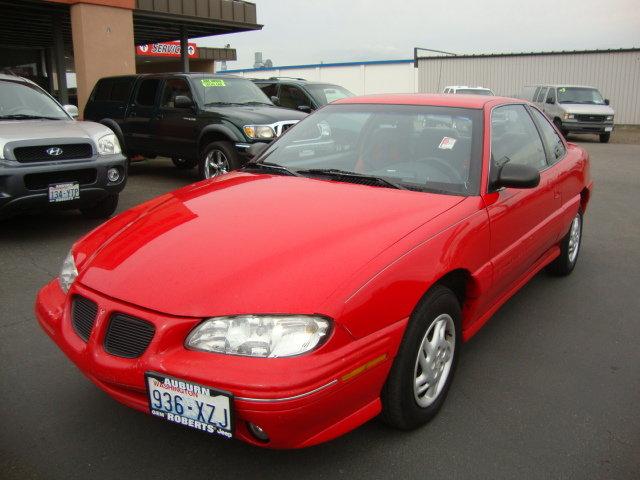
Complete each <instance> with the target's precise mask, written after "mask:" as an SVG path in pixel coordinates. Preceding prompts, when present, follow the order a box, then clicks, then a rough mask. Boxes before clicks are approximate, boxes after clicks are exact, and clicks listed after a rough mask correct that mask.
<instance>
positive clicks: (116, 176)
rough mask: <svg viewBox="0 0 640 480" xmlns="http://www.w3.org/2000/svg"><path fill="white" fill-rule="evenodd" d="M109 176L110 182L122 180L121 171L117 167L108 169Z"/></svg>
mask: <svg viewBox="0 0 640 480" xmlns="http://www.w3.org/2000/svg"><path fill="white" fill-rule="evenodd" d="M107 178H108V179H109V181H110V182H112V183H115V182H117V181H118V180H120V171H119V170H118V169H117V168H115V167H114V168H110V169H109V170H107Z"/></svg>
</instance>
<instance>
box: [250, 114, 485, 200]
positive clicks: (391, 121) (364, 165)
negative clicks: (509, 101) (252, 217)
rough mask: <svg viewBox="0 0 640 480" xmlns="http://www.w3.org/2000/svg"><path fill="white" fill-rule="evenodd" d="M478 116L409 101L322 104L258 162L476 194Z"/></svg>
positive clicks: (479, 128) (415, 188)
mask: <svg viewBox="0 0 640 480" xmlns="http://www.w3.org/2000/svg"><path fill="white" fill-rule="evenodd" d="M481 113H482V112H481V110H471V109H464V108H449V107H431V106H413V105H366V104H345V105H329V106H327V107H325V108H323V109H322V110H318V111H317V112H316V113H314V114H313V115H310V116H309V117H307V118H306V119H304V120H303V121H301V122H300V123H298V124H297V125H296V126H295V127H293V128H292V129H291V130H289V131H288V132H287V133H286V135H283V136H282V137H281V138H280V139H279V140H278V141H277V142H275V143H274V144H272V145H271V146H270V147H269V148H268V149H267V150H266V151H265V153H264V155H262V157H261V161H262V160H264V161H265V162H266V163H269V164H277V165H281V166H284V167H286V168H287V169H289V170H291V171H295V172H297V173H300V174H302V175H305V174H308V173H317V172H306V171H308V170H316V171H317V169H322V170H327V169H331V170H340V171H342V172H353V173H355V174H360V175H368V176H375V177H379V178H381V179H384V180H386V181H389V182H393V183H394V184H398V185H401V186H402V187H404V188H408V189H412V190H420V191H435V192H438V193H450V194H459V195H475V194H477V192H478V184H479V178H480V166H481V144H482V115H481Z"/></svg>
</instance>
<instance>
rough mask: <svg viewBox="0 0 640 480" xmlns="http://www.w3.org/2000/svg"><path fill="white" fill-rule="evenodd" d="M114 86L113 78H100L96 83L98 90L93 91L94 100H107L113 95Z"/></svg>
mask: <svg viewBox="0 0 640 480" xmlns="http://www.w3.org/2000/svg"><path fill="white" fill-rule="evenodd" d="M112 88H113V82H112V81H111V80H106V79H105V80H100V81H99V82H98V84H97V85H96V90H95V92H94V93H93V101H94V102H107V101H109V97H110V96H111V89H112Z"/></svg>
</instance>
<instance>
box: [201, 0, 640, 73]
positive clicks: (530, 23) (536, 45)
mask: <svg viewBox="0 0 640 480" xmlns="http://www.w3.org/2000/svg"><path fill="white" fill-rule="evenodd" d="M254 1H255V3H256V6H257V11H258V23H261V24H263V25H264V28H263V29H262V30H261V31H257V32H243V33H236V34H233V35H222V36H217V37H209V38H206V39H198V40H196V42H197V43H198V44H199V45H202V46H216V47H221V46H224V45H225V44H226V43H230V44H231V46H232V47H233V48H236V49H237V51H238V61H237V62H229V63H228V68H229V69H232V68H248V67H252V66H253V58H254V56H253V55H254V52H256V51H262V52H263V56H264V58H265V59H267V58H270V59H271V60H272V61H273V63H274V65H292V64H295V65H297V64H306V63H320V62H324V63H330V62H347V61H358V60H386V59H398V58H411V57H412V56H413V47H416V46H419V47H426V48H432V49H436V50H445V51H449V52H454V53H492V52H522V51H540V50H545V51H548V50H584V49H599V48H620V47H633V46H636V47H640V0H606V1H603V0H450V1H442V0H384V1H382V0H254Z"/></svg>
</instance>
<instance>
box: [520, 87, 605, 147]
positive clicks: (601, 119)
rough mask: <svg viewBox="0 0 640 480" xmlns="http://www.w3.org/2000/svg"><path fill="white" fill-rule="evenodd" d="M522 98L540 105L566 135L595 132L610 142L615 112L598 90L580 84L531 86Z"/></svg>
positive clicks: (602, 139)
mask: <svg viewBox="0 0 640 480" xmlns="http://www.w3.org/2000/svg"><path fill="white" fill-rule="evenodd" d="M522 96H523V98H525V99H526V100H529V101H532V102H534V103H537V104H538V106H539V107H540V108H541V109H542V110H543V111H544V113H545V114H546V115H547V116H548V117H549V118H550V119H551V120H552V121H553V123H555V124H556V126H557V127H558V129H559V130H560V131H561V132H562V134H563V135H564V136H566V135H567V134H568V133H593V134H596V135H598V136H599V137H600V141H601V142H602V143H607V142H608V141H609V138H610V137H611V132H613V116H614V115H615V112H614V111H613V108H611V107H610V106H609V100H607V99H605V98H603V97H602V94H601V93H600V92H599V91H598V89H597V88H595V87H586V86H581V85H531V86H527V87H524V93H523V95H522Z"/></svg>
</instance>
